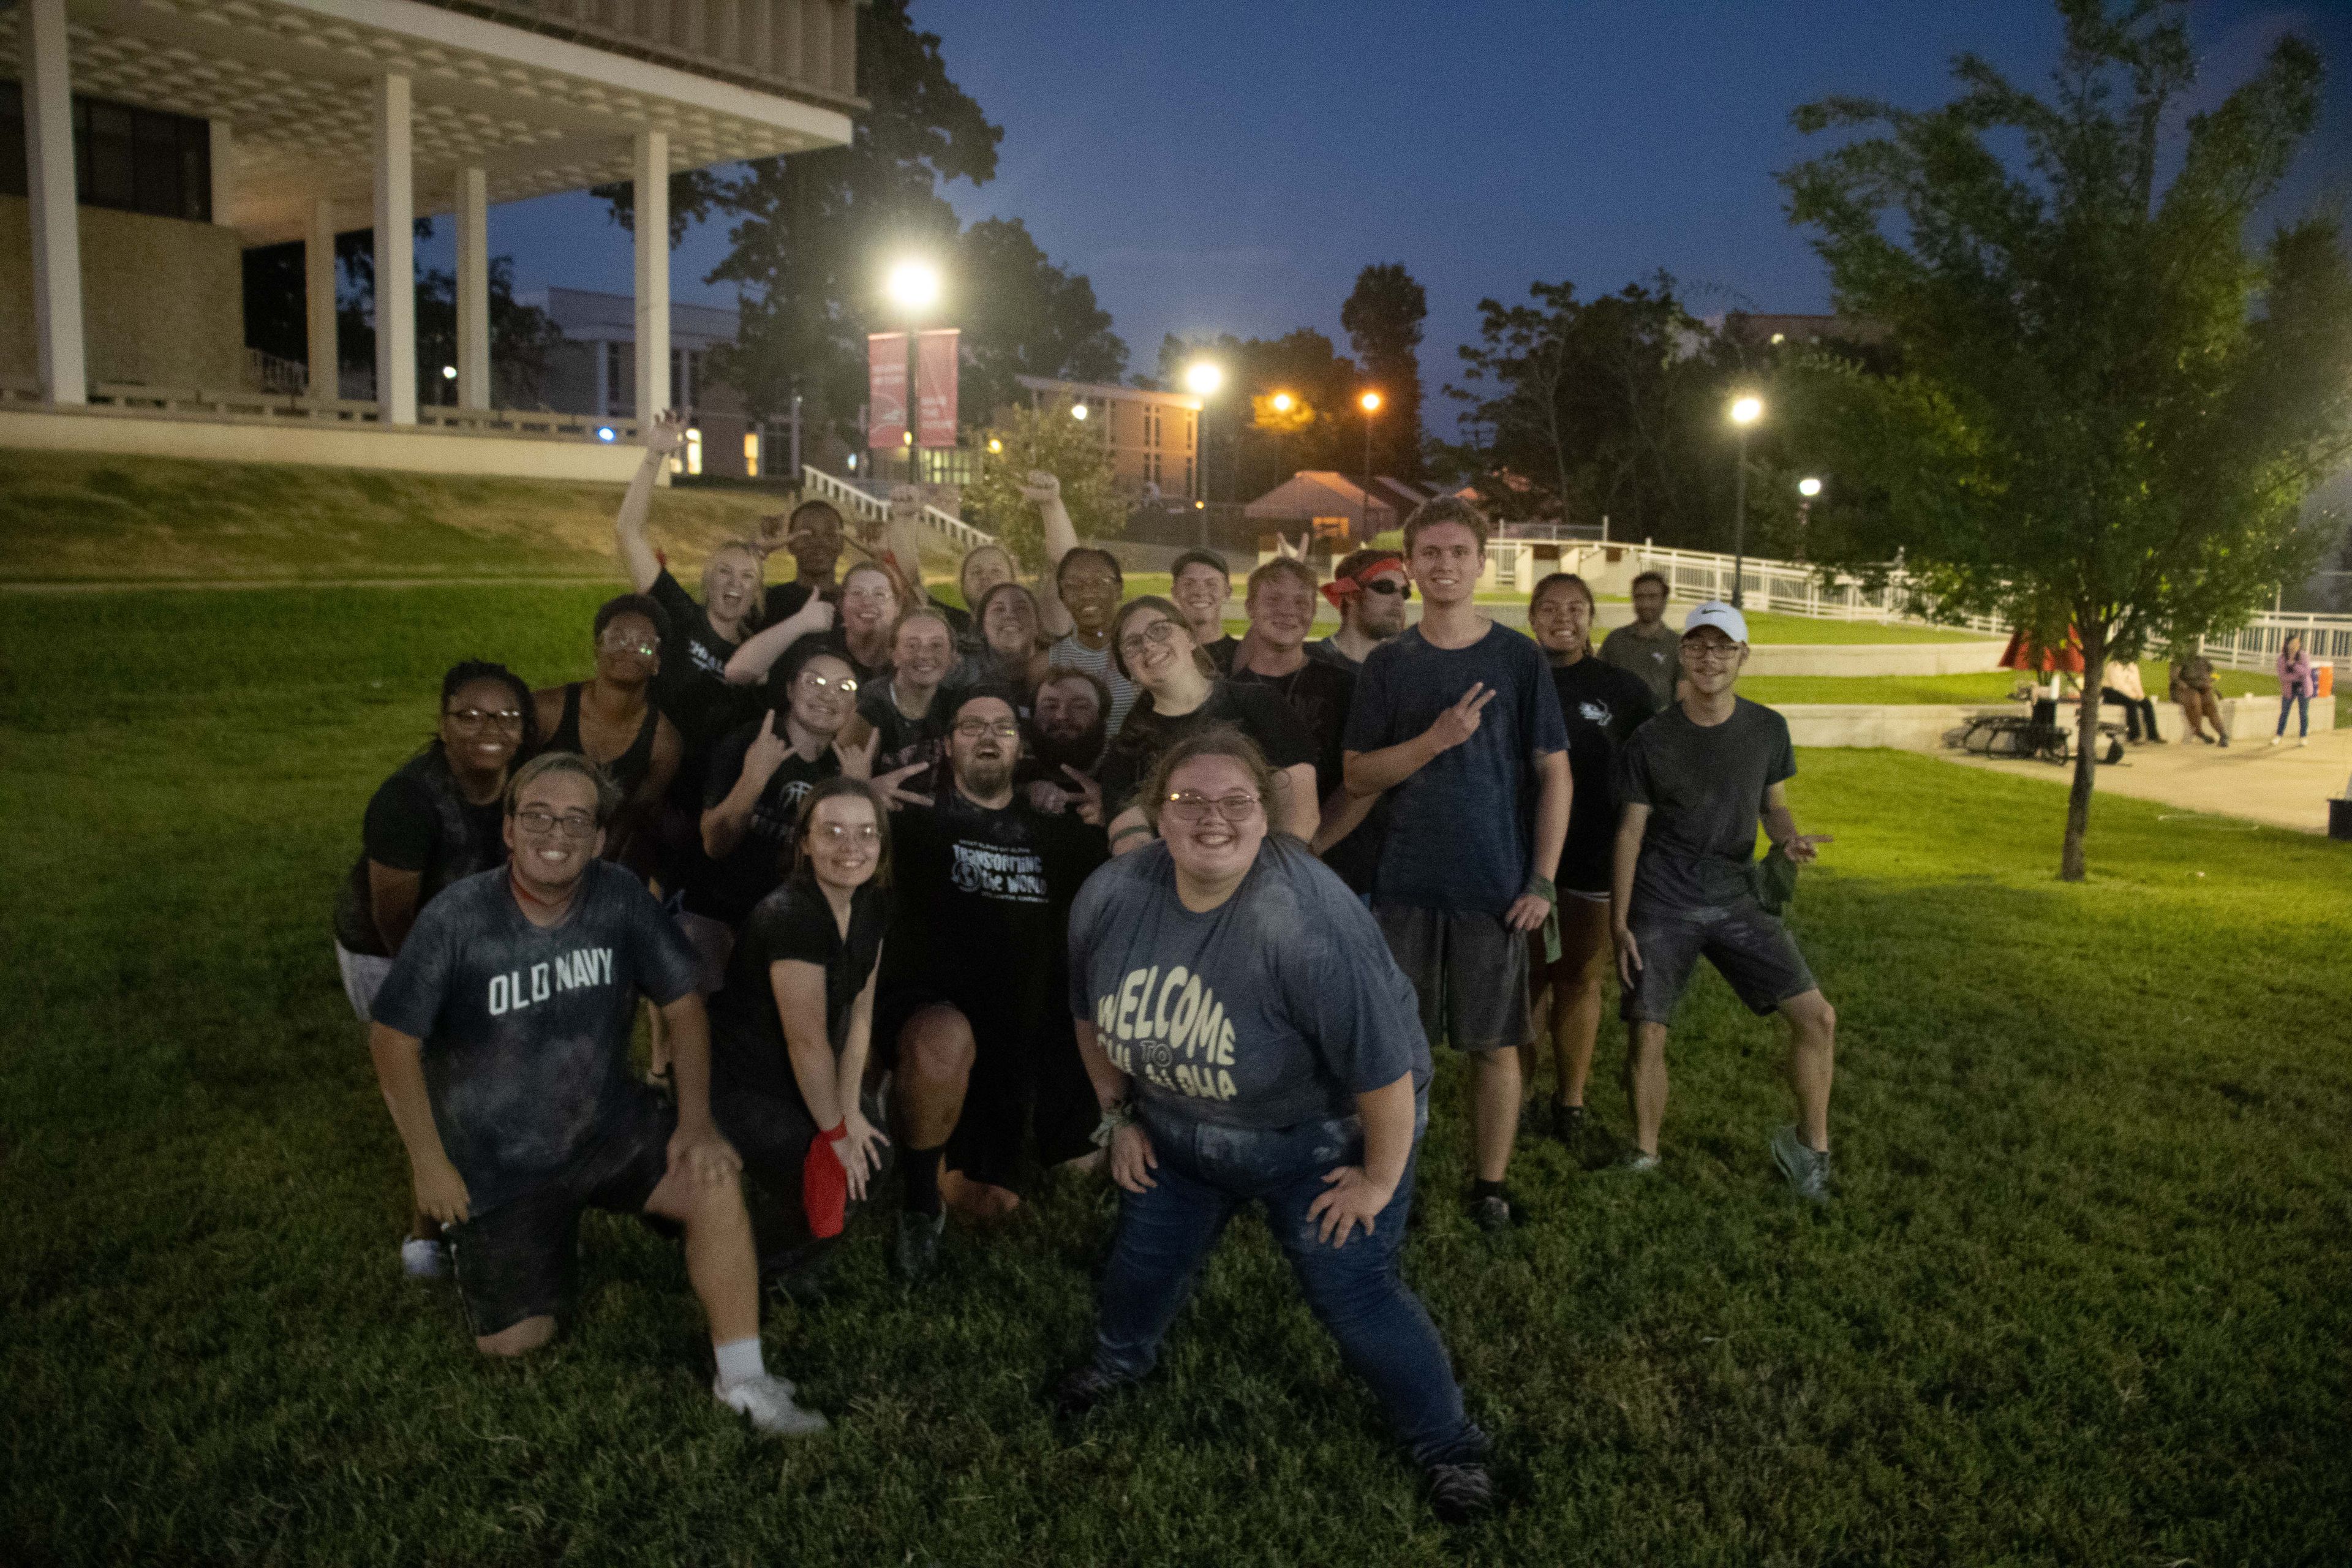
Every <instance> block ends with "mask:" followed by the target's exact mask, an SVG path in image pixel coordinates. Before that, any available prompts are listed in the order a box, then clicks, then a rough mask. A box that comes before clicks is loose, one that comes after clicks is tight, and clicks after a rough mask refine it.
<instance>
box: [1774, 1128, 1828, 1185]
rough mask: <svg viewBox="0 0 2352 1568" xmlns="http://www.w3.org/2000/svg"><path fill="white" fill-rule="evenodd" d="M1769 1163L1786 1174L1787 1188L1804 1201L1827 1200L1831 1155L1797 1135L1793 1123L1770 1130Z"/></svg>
mask: <svg viewBox="0 0 2352 1568" xmlns="http://www.w3.org/2000/svg"><path fill="white" fill-rule="evenodd" d="M1772 1163H1774V1164H1776V1165H1778V1166H1780V1173H1781V1174H1782V1175H1784V1176H1786V1177H1788V1178H1789V1190H1790V1192H1792V1193H1794V1194H1797V1195H1798V1196H1799V1197H1801V1198H1802V1199H1804V1200H1805V1201H1806V1202H1807V1203H1814V1204H1825V1203H1827V1202H1829V1201H1830V1157H1829V1152H1828V1151H1826V1150H1822V1149H1815V1148H1813V1147H1812V1146H1811V1145H1810V1144H1808V1143H1807V1142H1805V1141H1804V1140H1803V1139H1801V1138H1800V1137H1798V1136H1797V1129H1796V1125H1795V1123H1793V1122H1792V1123H1790V1125H1788V1126H1786V1127H1783V1128H1781V1129H1780V1131H1778V1132H1775V1133H1773V1134H1772Z"/></svg>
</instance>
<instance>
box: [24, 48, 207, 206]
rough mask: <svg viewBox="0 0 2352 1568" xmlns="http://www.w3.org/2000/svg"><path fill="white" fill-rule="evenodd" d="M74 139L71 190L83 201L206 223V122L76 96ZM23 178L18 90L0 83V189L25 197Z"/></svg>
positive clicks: (28, 187) (26, 173)
mask: <svg viewBox="0 0 2352 1568" xmlns="http://www.w3.org/2000/svg"><path fill="white" fill-rule="evenodd" d="M73 138H74V187H75V195H77V196H78V197H79V200H80V203H81V205H84V206H91V207H118V208H120V209H121V210H122V211H124V212H134V213H152V214H153V215H155V216H157V217H180V218H188V219H190V220H192V221H194V222H196V223H210V222H211V221H212V216H213V137H212V127H211V126H210V125H209V124H207V123H206V122H205V121H202V120H198V119H195V118H194V117H193V116H190V115H185V114H165V113H163V112H162V111H160V110H152V109H133V108H131V106H130V105H128V104H123V103H109V102H108V101H106V100H104V99H99V98H83V97H81V96H79V94H77V95H76V96H75V98H74V100H73ZM30 176H31V171H30V170H29V169H28V168H27V166H26V146H25V98H24V90H23V88H22V87H21V85H20V84H18V83H16V82H13V81H9V82H0V194H5V195H12V196H22V195H30V194H31V192H32V180H31V177H30Z"/></svg>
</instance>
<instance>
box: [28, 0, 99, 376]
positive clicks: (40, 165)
mask: <svg viewBox="0 0 2352 1568" xmlns="http://www.w3.org/2000/svg"><path fill="white" fill-rule="evenodd" d="M16 14H17V15H18V16H21V17H23V18H24V20H23V21H22V22H20V23H18V24H17V37H18V38H19V39H20V40H22V41H21V43H20V44H19V48H20V49H21V51H22V56H23V59H22V64H21V66H20V68H21V69H22V70H23V72H24V77H25V87H24V91H25V168H26V175H27V177H28V181H29V184H27V187H26V189H27V191H28V194H29V195H30V196H31V200H30V201H29V202H28V203H27V205H28V206H29V207H30V209H31V215H30V216H31V218H32V229H33V336H34V337H35V339H36V340H37V342H38V344H39V348H40V365H41V395H43V396H44V397H46V398H47V399H48V400H49V401H50V402H51V403H87V402H89V363H88V361H87V360H86V358H85V357H84V353H83V348H82V320H81V226H80V225H81V216H80V214H79V213H78V212H77V211H76V210H75V205H76V204H75V197H74V146H73V78H72V74H71V72H70V71H69V70H68V68H67V65H66V5H65V0H26V3H25V4H24V5H20V6H19V7H17V13H16Z"/></svg>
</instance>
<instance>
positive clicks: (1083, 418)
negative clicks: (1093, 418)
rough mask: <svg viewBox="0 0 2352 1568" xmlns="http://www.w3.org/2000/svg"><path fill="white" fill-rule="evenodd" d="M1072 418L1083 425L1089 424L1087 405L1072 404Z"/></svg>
mask: <svg viewBox="0 0 2352 1568" xmlns="http://www.w3.org/2000/svg"><path fill="white" fill-rule="evenodd" d="M1070 417H1071V418H1073V419H1075V420H1076V421H1077V422H1078V423H1079V424H1081V425H1083V424H1085V423H1086V422H1087V405H1085V404H1083V403H1073V404H1071V405H1070Z"/></svg>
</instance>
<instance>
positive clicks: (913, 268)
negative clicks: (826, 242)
mask: <svg viewBox="0 0 2352 1568" xmlns="http://www.w3.org/2000/svg"><path fill="white" fill-rule="evenodd" d="M882 292H883V293H884V294H885V295H887V297H888V299H889V300H890V303H892V304H893V305H896V306H897V307H898V310H899V311H900V313H901V314H902V315H903V316H904V317H905V318H906V322H907V391H906V395H905V399H904V401H905V403H906V409H907V438H906V441H905V442H904V443H903V444H904V446H905V447H906V448H907V482H908V484H910V485H911V484H914V483H916V482H917V476H916V472H915V470H916V469H917V468H919V466H920V458H921V450H920V448H919V447H917V446H916V444H915V432H916V426H917V424H918V422H919V410H918V405H919V398H918V397H917V395H916V392H915V325H916V323H917V321H919V320H920V319H921V317H922V315H923V313H924V312H925V311H926V310H929V309H930V308H931V307H932V306H934V305H936V304H938V303H939V302H940V269H939V268H936V267H934V266H932V265H931V264H930V263H929V262H928V261H925V260H922V259H920V258H916V257H908V258H907V259H905V260H903V261H900V262H898V263H897V264H896V265H894V266H893V267H892V268H890V270H889V272H888V273H887V275H886V276H885V277H884V278H883V279H882Z"/></svg>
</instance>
